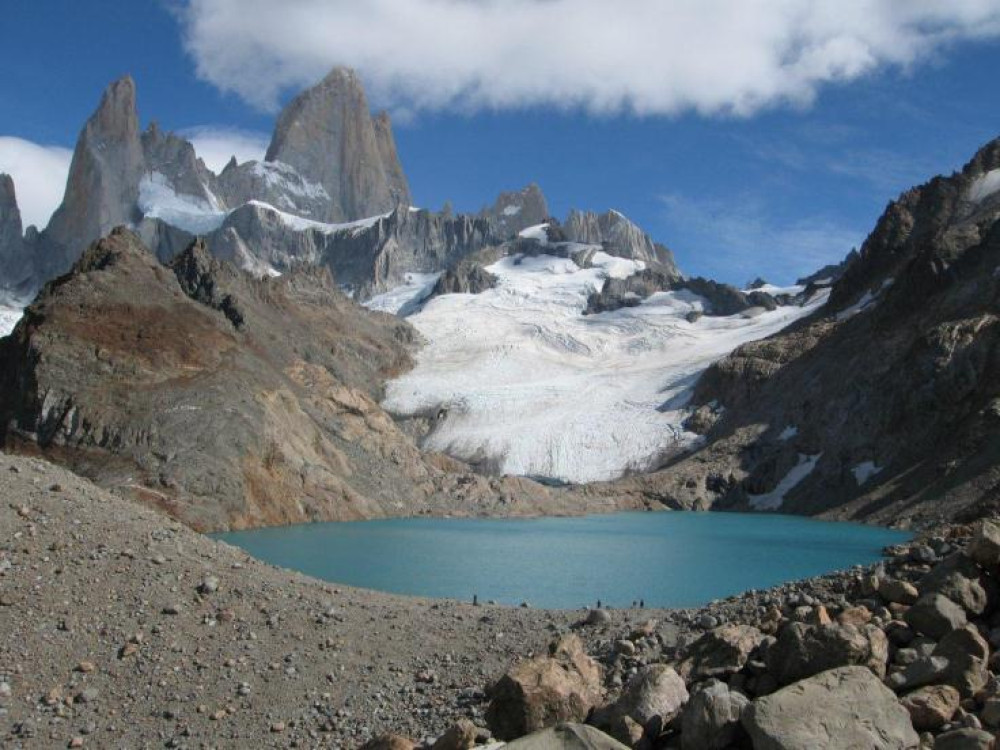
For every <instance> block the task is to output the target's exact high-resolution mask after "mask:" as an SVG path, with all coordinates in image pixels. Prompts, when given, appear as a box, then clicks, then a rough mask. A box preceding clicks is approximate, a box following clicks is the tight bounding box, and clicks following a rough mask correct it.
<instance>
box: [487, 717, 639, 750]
mask: <svg viewBox="0 0 1000 750" xmlns="http://www.w3.org/2000/svg"><path fill="white" fill-rule="evenodd" d="M507 750H628V748H627V746H625V745H623V744H621V743H620V742H618V741H617V740H615V739H613V738H611V737H608V735H606V734H604V732H601V731H600V730H598V729H595V728H594V727H589V726H586V725H584V724H570V723H567V724H559V725H557V726H554V727H549V728H548V729H543V730H541V731H539V732H535V733H534V734H530V735H528V736H527V737H522V738H521V739H519V740H515V741H514V742H511V743H509V744H508V745H507Z"/></svg>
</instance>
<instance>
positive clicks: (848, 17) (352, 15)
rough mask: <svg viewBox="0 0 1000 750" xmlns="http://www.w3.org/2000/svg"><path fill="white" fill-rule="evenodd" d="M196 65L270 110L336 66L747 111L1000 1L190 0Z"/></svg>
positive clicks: (377, 76) (474, 100)
mask: <svg viewBox="0 0 1000 750" xmlns="http://www.w3.org/2000/svg"><path fill="white" fill-rule="evenodd" d="M180 18H181V20H182V25H183V31H184V38H185V43H186V46H187V49H188V51H189V52H190V54H191V55H192V56H193V58H194V60H195V63H196V66H197V71H198V74H199V75H200V76H201V77H202V78H203V79H205V80H207V81H210V82H212V83H213V84H215V85H216V86H218V87H219V88H220V89H222V90H224V91H231V92H235V93H236V94H238V95H239V96H241V97H242V98H244V99H245V100H247V101H249V102H251V103H253V104H255V105H257V106H260V107H263V108H273V107H274V106H275V105H276V103H277V101H278V98H279V96H280V95H281V94H282V93H283V92H285V91H287V90H289V89H296V88H301V87H303V86H306V85H309V84H311V83H313V82H315V81H316V80H318V79H319V78H321V77H322V76H323V75H324V74H325V73H326V72H327V70H328V69H329V68H330V67H332V66H333V65H349V66H351V67H354V68H356V69H358V70H359V71H360V72H361V74H362V76H363V77H364V79H365V82H366V84H367V86H368V88H369V91H370V93H371V94H372V96H373V98H374V99H375V100H376V102H378V103H379V104H382V105H388V106H390V107H392V108H394V109H396V110H402V111H414V110H420V109H442V108H446V109H479V108H516V107H524V106H533V105H555V106H560V107H582V108H584V109H586V110H588V111H591V112H595V113H615V112H621V111H629V112H635V113H638V114H676V113H681V112H685V111H691V110H693V111H696V112H699V113H701V114H734V115H749V114H752V113H754V112H756V111H758V110H760V109H762V108H766V107H773V106H778V105H783V104H793V105H805V104H808V103H809V102H811V101H812V99H813V98H814V97H815V96H816V94H817V92H818V90H819V88H820V87H821V86H822V85H824V84H829V83H836V82H844V81H850V80H852V79H855V78H858V77H860V76H863V75H865V74H867V73H870V72H872V71H874V70H877V69H878V68H880V67H882V66H886V65H896V66H910V65H913V64H915V63H918V62H920V61H922V60H925V59H927V58H928V57H931V56H933V55H935V54H936V53H937V52H938V51H939V50H941V49H942V48H943V47H945V46H947V45H948V44H950V43H954V42H956V41H960V40H964V39H969V38H985V37H992V36H996V35H998V34H1000V0H618V2H608V0H366V1H365V2H359V1H358V0H284V1H282V2H278V1H277V0H188V4H187V5H186V6H185V7H184V8H183V9H182V10H181V11H180Z"/></svg>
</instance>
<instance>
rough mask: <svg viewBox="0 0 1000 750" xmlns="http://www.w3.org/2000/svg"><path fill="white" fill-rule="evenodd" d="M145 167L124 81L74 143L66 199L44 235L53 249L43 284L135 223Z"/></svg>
mask: <svg viewBox="0 0 1000 750" xmlns="http://www.w3.org/2000/svg"><path fill="white" fill-rule="evenodd" d="M143 166H144V165H143V153H142V144H141V142H140V138H139V115H138V112H137V110H136V103H135V82H134V81H133V80H132V78H131V77H130V76H124V77H123V78H119V79H118V80H117V81H115V82H113V83H112V84H111V85H110V86H108V88H107V89H106V90H105V91H104V95H103V96H102V97H101V103H100V104H99V105H98V107H97V110H96V111H95V112H94V114H92V115H91V116H90V119H89V120H87V124H86V125H84V127H83V130H82V131H81V132H80V136H79V138H78V139H77V142H76V148H75V150H74V151H73V161H72V163H71V164H70V170H69V179H68V180H67V182H66V193H65V196H64V197H63V202H62V205H60V206H59V208H58V209H57V210H56V213H55V214H54V215H53V217H52V221H51V222H50V223H49V227H48V230H47V232H46V235H47V240H48V241H49V243H50V244H51V245H54V247H52V248H51V250H49V251H47V252H46V257H45V262H44V264H43V267H42V268H40V269H39V272H40V275H41V276H42V277H43V278H45V277H49V276H52V275H54V274H56V273H62V272H63V271H65V270H66V269H67V268H69V266H70V265H72V263H73V261H74V260H75V259H76V258H77V257H78V256H79V253H80V251H81V250H82V249H83V248H84V247H86V245H87V243H88V242H90V241H92V240H93V239H94V238H97V237H101V236H103V235H105V234H106V233H107V232H108V231H110V230H111V229H112V228H113V227H115V226H117V225H119V224H127V223H129V222H131V221H132V220H133V219H134V218H135V217H134V216H133V212H134V210H135V205H136V202H137V200H138V197H139V181H140V179H141V178H142V173H143Z"/></svg>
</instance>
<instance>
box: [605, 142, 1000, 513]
mask: <svg viewBox="0 0 1000 750" xmlns="http://www.w3.org/2000/svg"><path fill="white" fill-rule="evenodd" d="M997 169H1000V140H997V141H994V142H993V143H990V144H988V145H987V146H985V147H984V148H983V149H982V150H981V151H980V152H979V153H978V154H977V155H976V156H975V157H974V158H973V159H972V161H970V162H969V164H967V165H966V167H965V168H964V169H963V170H962V171H961V172H959V173H956V174H954V175H952V176H950V177H939V178H935V179H934V180H931V181H930V182H929V183H927V184H926V185H923V186H921V187H918V188H914V189H913V190H910V191H907V192H906V193H904V194H903V195H902V196H900V198H899V199H898V200H897V201H895V202H894V203H892V204H891V205H890V206H889V208H888V209H887V210H886V212H885V213H884V215H883V216H882V218H881V219H880V220H879V222H878V224H877V226H876V228H875V230H874V231H873V232H872V234H871V235H870V236H869V238H868V239H867V240H866V242H865V243H864V245H863V247H862V248H861V251H860V254H859V256H858V258H857V259H856V260H854V261H853V262H851V263H850V264H848V266H847V268H846V270H845V271H844V274H843V276H842V277H841V278H840V279H839V280H838V281H837V282H836V283H835V284H834V286H833V288H832V291H831V293H830V297H829V302H828V303H827V305H826V306H825V307H823V308H821V309H820V310H819V311H818V312H817V313H815V314H814V315H813V316H811V317H810V318H807V319H805V320H802V321H799V322H798V323H797V324H796V325H793V326H791V327H790V328H788V329H785V330H784V331H782V332H781V333H779V334H776V335H775V336H772V337H771V338H768V339H765V340H762V341H756V342H752V343H749V344H745V345H743V346H741V347H739V348H738V349H736V350H735V351H734V352H732V353H731V354H730V355H728V356H727V357H725V358H724V359H722V360H720V361H719V362H718V363H716V364H715V365H713V366H712V367H710V368H709V369H708V370H707V371H706V372H705V374H704V375H703V376H702V377H701V379H700V381H699V383H698V385H697V387H696V392H695V396H694V400H693V405H694V406H695V407H698V406H702V405H706V404H713V403H714V404H716V405H717V406H719V407H722V408H724V409H725V412H724V414H723V416H722V418H721V419H719V420H718V421H717V422H715V424H714V426H713V427H712V428H711V429H710V430H709V432H708V433H707V434H706V444H705V446H704V447H702V448H700V449H699V450H696V451H694V452H693V453H691V454H690V455H688V456H684V457H681V458H679V459H677V460H675V461H674V462H672V463H671V464H670V465H669V466H668V467H667V468H666V469H665V470H664V471H663V472H661V473H659V474H658V475H654V476H652V477H644V478H638V479H636V480H634V481H631V482H628V483H627V484H630V485H632V486H635V487H638V488H641V489H640V490H639V491H641V492H643V493H645V494H646V496H647V497H649V498H650V499H651V500H652V499H654V498H656V499H660V500H662V501H664V502H667V503H668V504H670V505H672V506H675V507H710V506H716V507H749V506H750V501H751V499H752V497H753V496H754V495H760V494H763V493H768V492H771V491H772V490H774V489H775V488H776V487H777V486H778V484H779V483H780V482H781V481H782V480H783V479H784V478H785V477H786V476H788V474H789V472H790V470H791V469H792V468H793V467H795V466H797V465H798V464H800V463H801V462H802V461H803V460H804V458H803V457H805V458H806V459H809V460H810V462H811V469H810V470H809V471H808V473H806V474H805V475H804V476H803V477H802V478H801V479H800V481H798V482H797V483H795V485H794V487H792V488H791V489H789V490H788V491H787V492H785V493H784V497H783V500H782V502H781V505H780V508H781V510H783V511H785V512H796V513H804V514H822V513H826V514H828V515H830V516H833V517H838V518H843V517H847V518H865V519H868V520H872V521H885V522H890V521H891V522H895V523H900V522H902V523H911V524H912V523H921V524H930V523H933V522H935V521H936V520H939V519H941V518H943V517H946V518H970V519H971V518H975V517H978V516H981V515H983V514H984V513H989V512H991V510H992V509H995V508H997V506H998V503H1000V496H998V495H997V493H996V492H995V490H994V488H995V487H996V484H997V482H998V481H1000V416H998V415H1000V377H998V374H1000V359H998V358H997V356H996V352H997V351H998V350H1000V346H998V345H1000V317H998V315H997V300H998V299H1000V276H998V274H997V273H996V271H997V268H998V267H1000V222H998V219H1000V192H993V193H987V194H983V193H982V190H985V188H981V186H983V185H989V184H992V183H991V182H989V181H988V180H987V176H988V175H989V174H990V173H993V172H994V170H997ZM786 430H787V431H788V432H786ZM783 435H784V437H782V436H783ZM942 446H944V447H943V448H942ZM619 491H621V488H619Z"/></svg>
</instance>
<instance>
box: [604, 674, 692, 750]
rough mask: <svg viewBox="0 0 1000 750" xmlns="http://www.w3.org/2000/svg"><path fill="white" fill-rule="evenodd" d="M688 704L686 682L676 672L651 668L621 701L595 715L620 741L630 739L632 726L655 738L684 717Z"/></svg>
mask: <svg viewBox="0 0 1000 750" xmlns="http://www.w3.org/2000/svg"><path fill="white" fill-rule="evenodd" d="M687 700H688V691H687V688H686V687H685V686H684V680H682V679H681V677H680V675H679V674H677V672H676V671H674V668H673V667H668V666H666V665H665V664H651V665H649V666H648V667H644V668H642V669H640V670H639V671H638V672H637V673H636V674H635V676H634V677H633V678H632V679H631V680H629V681H628V684H626V685H625V689H624V690H623V691H622V694H621V696H620V697H619V698H618V700H617V701H615V702H614V703H612V704H611V705H610V706H607V707H606V708H604V709H602V710H601V711H599V712H597V714H595V716H594V723H595V724H596V725H597V726H599V727H604V728H607V729H609V731H610V732H611V734H612V735H614V736H616V737H619V738H622V737H625V736H629V734H630V733H629V732H628V731H627V729H626V727H628V725H629V723H630V722H634V723H635V724H637V725H638V726H640V727H642V728H643V730H644V731H645V732H646V734H648V735H651V736H655V735H657V734H659V733H660V731H661V730H662V728H663V727H664V726H666V725H667V724H669V723H670V722H671V721H673V720H674V719H675V718H676V717H677V716H678V715H679V714H680V712H681V709H682V708H684V704H685V703H687Z"/></svg>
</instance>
